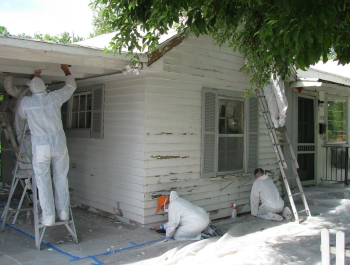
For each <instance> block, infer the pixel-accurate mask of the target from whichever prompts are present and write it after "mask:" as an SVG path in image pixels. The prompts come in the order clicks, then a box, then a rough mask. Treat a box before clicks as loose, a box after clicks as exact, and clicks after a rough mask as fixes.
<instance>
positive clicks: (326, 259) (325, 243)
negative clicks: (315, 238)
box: [321, 228, 330, 265]
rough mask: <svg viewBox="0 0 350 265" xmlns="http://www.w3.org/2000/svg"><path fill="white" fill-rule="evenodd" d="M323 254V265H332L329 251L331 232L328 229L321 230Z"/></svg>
mask: <svg viewBox="0 0 350 265" xmlns="http://www.w3.org/2000/svg"><path fill="white" fill-rule="evenodd" d="M321 253H322V265H329V264H330V251H329V231H328V229H326V228H323V229H322V230H321Z"/></svg>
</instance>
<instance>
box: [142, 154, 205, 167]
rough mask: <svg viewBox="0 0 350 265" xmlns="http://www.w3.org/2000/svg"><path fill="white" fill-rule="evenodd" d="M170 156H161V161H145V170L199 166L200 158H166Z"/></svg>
mask: <svg viewBox="0 0 350 265" xmlns="http://www.w3.org/2000/svg"><path fill="white" fill-rule="evenodd" d="M168 157H171V156H161V159H156V160H151V161H145V168H146V169H151V168H167V167H176V166H177V167H182V166H193V165H200V162H201V160H200V157H188V156H183V157H180V158H168Z"/></svg>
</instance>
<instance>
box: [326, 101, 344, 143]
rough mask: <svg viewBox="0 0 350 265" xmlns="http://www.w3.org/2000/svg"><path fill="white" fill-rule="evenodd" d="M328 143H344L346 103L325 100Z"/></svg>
mask: <svg viewBox="0 0 350 265" xmlns="http://www.w3.org/2000/svg"><path fill="white" fill-rule="evenodd" d="M327 122H328V132H327V134H328V142H346V126H347V125H346V101H343V100H327Z"/></svg>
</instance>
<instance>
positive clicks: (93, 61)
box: [0, 43, 130, 72]
mask: <svg viewBox="0 0 350 265" xmlns="http://www.w3.org/2000/svg"><path fill="white" fill-rule="evenodd" d="M0 47H1V49H0V57H2V58H7V59H14V60H17V59H19V60H27V61H34V62H47V63H56V64H62V63H65V64H70V65H77V66H78V65H79V66H86V67H91V66H94V67H96V68H107V69H115V71H116V72H118V71H120V70H121V69H123V68H124V67H125V65H127V64H130V61H129V60H127V59H115V58H114V59H110V58H102V57H94V56H93V55H92V54H91V55H86V56H84V55H77V54H64V53H58V52H50V51H44V50H34V49H30V48H15V47H11V46H6V45H1V43H0ZM100 53H101V55H103V52H100Z"/></svg>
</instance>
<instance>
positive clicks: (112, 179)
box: [69, 170, 144, 193]
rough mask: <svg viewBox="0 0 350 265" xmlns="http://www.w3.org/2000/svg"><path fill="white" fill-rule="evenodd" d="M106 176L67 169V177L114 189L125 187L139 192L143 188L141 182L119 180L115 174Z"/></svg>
mask: <svg viewBox="0 0 350 265" xmlns="http://www.w3.org/2000/svg"><path fill="white" fill-rule="evenodd" d="M107 176H108V177H107ZM107 176H105V175H98V176H96V175H94V174H89V173H82V172H79V171H75V170H70V171H69V178H74V179H81V180H85V181H89V182H92V183H94V182H99V183H101V184H104V185H108V186H111V187H115V188H116V190H118V189H125V190H131V191H136V192H141V193H142V192H143V190H144V186H143V183H140V184H135V183H132V182H129V181H128V180H127V179H123V180H120V179H118V178H117V176H116V175H114V176H110V175H107Z"/></svg>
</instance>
